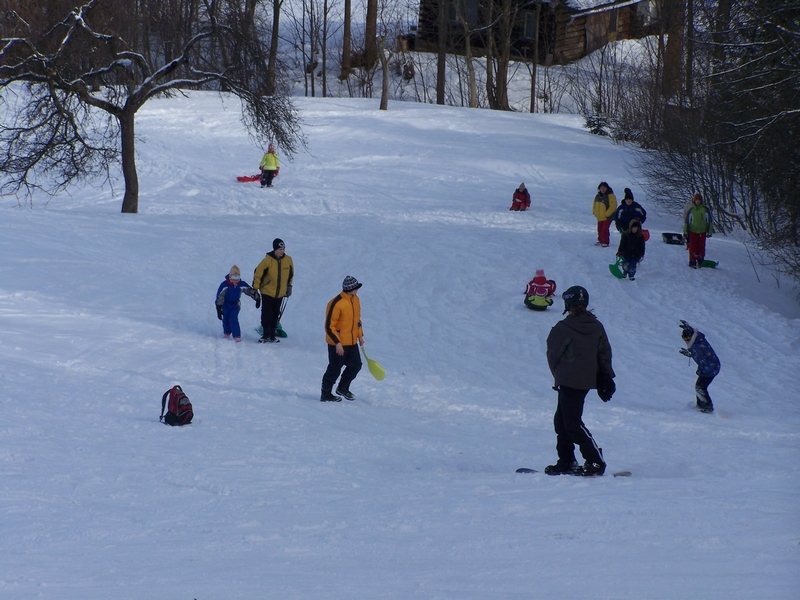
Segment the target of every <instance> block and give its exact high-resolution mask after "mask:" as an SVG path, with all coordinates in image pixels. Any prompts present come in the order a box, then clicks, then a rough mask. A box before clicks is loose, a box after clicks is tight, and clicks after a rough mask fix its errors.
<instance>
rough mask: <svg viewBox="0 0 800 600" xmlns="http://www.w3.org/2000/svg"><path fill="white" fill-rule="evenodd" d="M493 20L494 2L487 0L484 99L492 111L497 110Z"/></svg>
mask: <svg viewBox="0 0 800 600" xmlns="http://www.w3.org/2000/svg"><path fill="white" fill-rule="evenodd" d="M493 20H494V0H489V2H488V3H487V12H486V25H487V27H486V30H485V35H486V43H485V45H484V47H485V48H486V99H487V100H488V102H489V108H491V109H492V110H494V109H496V108H497V99H496V97H495V88H494V69H495V65H494V53H495V44H494V28H493V27H491V24H492V21H493Z"/></svg>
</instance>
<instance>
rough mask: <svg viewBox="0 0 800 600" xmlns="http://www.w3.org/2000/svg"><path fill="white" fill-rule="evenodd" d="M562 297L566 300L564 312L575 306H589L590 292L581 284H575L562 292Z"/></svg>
mask: <svg viewBox="0 0 800 600" xmlns="http://www.w3.org/2000/svg"><path fill="white" fill-rule="evenodd" d="M561 298H562V299H563V300H564V312H569V310H570V309H571V308H573V307H575V306H589V292H587V291H586V288H582V287H581V286H579V285H573V286H572V287H571V288H569V289H568V290H567V291H566V292H564V293H563V294H561ZM561 314H564V313H561Z"/></svg>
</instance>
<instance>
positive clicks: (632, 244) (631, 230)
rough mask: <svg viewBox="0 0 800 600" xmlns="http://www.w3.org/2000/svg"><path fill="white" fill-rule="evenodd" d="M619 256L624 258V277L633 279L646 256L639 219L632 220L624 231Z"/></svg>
mask: <svg viewBox="0 0 800 600" xmlns="http://www.w3.org/2000/svg"><path fill="white" fill-rule="evenodd" d="M617 256H619V257H621V258H622V264H621V265H620V266H621V267H622V277H623V279H624V278H625V277H627V278H628V279H630V280H631V281H633V280H634V278H635V276H636V267H637V265H638V264H639V263H640V262H641V260H642V259H643V258H644V235H642V228H641V227H640V226H639V221H637V220H636V219H634V220H633V221H631V223H630V226H629V227H628V230H627V231H623V232H622V237H621V238H620V240H619V248H618V249H617Z"/></svg>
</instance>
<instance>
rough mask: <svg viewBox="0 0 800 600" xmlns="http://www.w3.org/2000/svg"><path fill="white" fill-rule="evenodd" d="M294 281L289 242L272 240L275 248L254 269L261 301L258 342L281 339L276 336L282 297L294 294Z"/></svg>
mask: <svg viewBox="0 0 800 600" xmlns="http://www.w3.org/2000/svg"><path fill="white" fill-rule="evenodd" d="M293 281H294V263H293V262H292V257H291V256H289V255H288V254H286V244H284V243H283V240H282V239H280V238H275V239H274V240H272V252H269V253H268V254H267V255H266V256H265V257H264V260H262V261H261V262H260V263H258V266H257V267H256V270H255V273H253V289H255V290H257V291H258V293H259V294H260V298H256V304H258V301H259V299H260V301H261V327H262V328H263V329H264V333H263V334H261V339H260V340H258V341H259V343H261V344H264V343H267V342H272V343H275V342H279V341H280V340H279V339H278V338H276V337H275V330H276V329H277V327H278V318H279V315H280V311H281V301H282V300H283V299H284V298H288V297H289V296H291V295H292V282H293Z"/></svg>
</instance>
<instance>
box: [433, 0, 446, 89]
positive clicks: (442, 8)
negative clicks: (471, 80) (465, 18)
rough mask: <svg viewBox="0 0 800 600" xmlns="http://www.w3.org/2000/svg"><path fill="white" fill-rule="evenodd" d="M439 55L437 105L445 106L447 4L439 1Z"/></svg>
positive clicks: (443, 0) (437, 61)
mask: <svg viewBox="0 0 800 600" xmlns="http://www.w3.org/2000/svg"><path fill="white" fill-rule="evenodd" d="M438 29H439V32H438V33H439V53H438V56H437V60H436V104H444V92H445V77H446V75H447V3H446V2H445V0H439V27H438Z"/></svg>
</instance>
